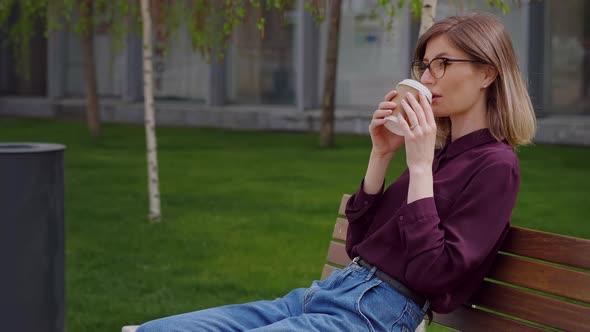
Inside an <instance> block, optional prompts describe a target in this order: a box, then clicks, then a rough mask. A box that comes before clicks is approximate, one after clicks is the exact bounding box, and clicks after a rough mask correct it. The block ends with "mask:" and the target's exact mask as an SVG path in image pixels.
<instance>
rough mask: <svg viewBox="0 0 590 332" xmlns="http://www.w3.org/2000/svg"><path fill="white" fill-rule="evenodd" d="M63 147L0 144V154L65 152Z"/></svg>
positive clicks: (35, 144)
mask: <svg viewBox="0 0 590 332" xmlns="http://www.w3.org/2000/svg"><path fill="white" fill-rule="evenodd" d="M65 148H66V147H65V145H62V144H54V143H20V142H18V143H0V153H39V152H53V151H61V150H65Z"/></svg>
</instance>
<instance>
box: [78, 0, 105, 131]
mask: <svg viewBox="0 0 590 332" xmlns="http://www.w3.org/2000/svg"><path fill="white" fill-rule="evenodd" d="M80 15H81V16H82V19H83V20H84V22H86V30H85V31H84V32H83V33H82V34H81V35H80V43H81V46H82V53H83V57H84V60H83V61H84V81H85V85H86V123H87V125H88V130H89V131H90V135H92V137H98V136H100V131H101V128H100V112H99V106H98V93H97V85H96V69H95V67H94V65H95V64H94V27H93V24H92V16H93V3H92V0H85V1H84V2H83V3H81V6H80Z"/></svg>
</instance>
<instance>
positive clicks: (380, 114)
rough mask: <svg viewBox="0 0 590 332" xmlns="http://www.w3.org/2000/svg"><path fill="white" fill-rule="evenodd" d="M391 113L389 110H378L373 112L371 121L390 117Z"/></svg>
mask: <svg viewBox="0 0 590 332" xmlns="http://www.w3.org/2000/svg"><path fill="white" fill-rule="evenodd" d="M391 113H393V111H392V110H390V109H378V110H376V111H375V112H373V119H380V118H381V119H382V118H384V117H386V116H389V115H391Z"/></svg>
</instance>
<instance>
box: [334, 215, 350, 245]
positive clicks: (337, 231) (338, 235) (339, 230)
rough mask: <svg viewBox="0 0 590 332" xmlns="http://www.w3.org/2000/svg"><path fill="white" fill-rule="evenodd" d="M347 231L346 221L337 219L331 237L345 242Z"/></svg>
mask: <svg viewBox="0 0 590 332" xmlns="http://www.w3.org/2000/svg"><path fill="white" fill-rule="evenodd" d="M347 230H348V221H347V220H346V219H342V218H337V219H336V225H334V233H332V237H333V238H334V239H336V240H342V241H346V232H347Z"/></svg>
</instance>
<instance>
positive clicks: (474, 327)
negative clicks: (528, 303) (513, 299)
mask: <svg viewBox="0 0 590 332" xmlns="http://www.w3.org/2000/svg"><path fill="white" fill-rule="evenodd" d="M433 321H434V322H436V323H438V324H441V325H444V326H448V327H451V328H453V329H456V330H459V331H479V332H497V331H514V332H521V331H522V332H529V331H535V332H537V331H546V330H545V329H543V328H540V327H537V326H533V325H529V324H526V323H522V322H519V321H516V320H512V319H508V318H505V317H502V316H498V315H493V314H490V313H487V312H484V311H481V310H477V309H473V308H469V307H465V306H461V307H459V309H457V310H455V311H453V312H452V313H450V314H446V315H442V314H437V313H434V319H433Z"/></svg>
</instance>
